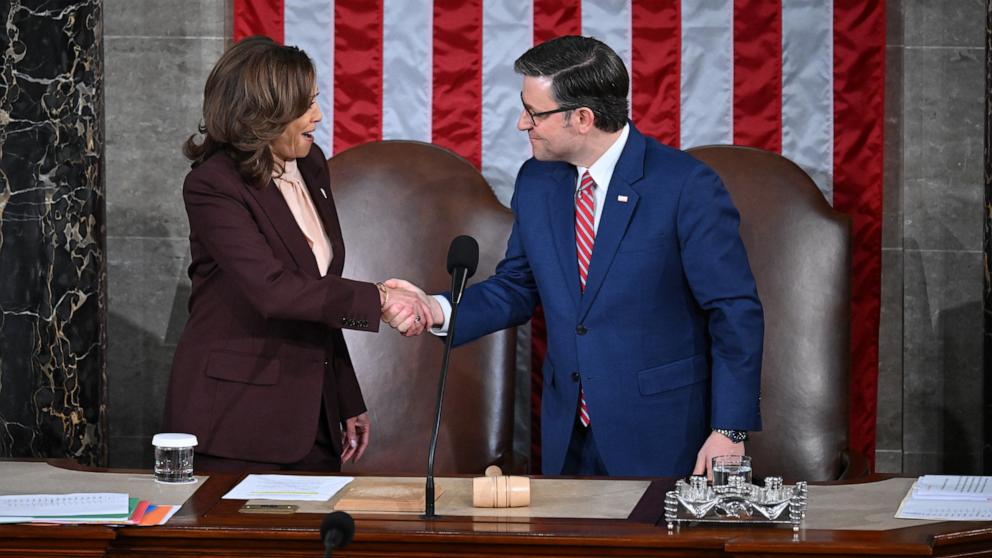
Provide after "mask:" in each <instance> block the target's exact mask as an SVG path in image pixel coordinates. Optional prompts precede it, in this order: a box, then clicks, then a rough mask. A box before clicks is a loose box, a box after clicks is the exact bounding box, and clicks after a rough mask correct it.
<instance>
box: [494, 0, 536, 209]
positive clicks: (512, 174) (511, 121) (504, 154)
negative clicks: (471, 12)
mask: <svg viewBox="0 0 992 558" xmlns="http://www.w3.org/2000/svg"><path fill="white" fill-rule="evenodd" d="M533 15H534V9H533V5H532V3H531V1H530V0H514V1H513V2H503V1H499V0H489V1H485V2H483V3H482V175H483V176H485V177H486V180H487V181H488V182H489V185H490V187H492V189H493V192H495V194H496V197H497V198H499V201H500V202H502V203H503V205H506V206H509V205H510V197H512V196H513V183H514V181H515V179H516V176H517V171H518V170H519V169H520V165H522V164H523V162H524V161H526V160H527V159H528V158H530V156H531V151H530V142H529V141H527V134H525V133H524V132H521V131H519V130H517V117H518V116H519V115H520V109H521V107H520V80H521V78H520V76H518V75H517V74H516V73H514V71H513V61H514V60H516V59H517V57H518V56H520V55H521V54H523V53H524V51H525V50H527V49H528V48H530V45H531V44H532V43H533V42H534V30H533Z"/></svg>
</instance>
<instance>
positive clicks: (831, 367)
mask: <svg viewBox="0 0 992 558" xmlns="http://www.w3.org/2000/svg"><path fill="white" fill-rule="evenodd" d="M689 151H690V153H692V155H693V156H695V157H696V158H698V159H700V160H702V161H703V162H705V163H706V164H708V165H709V166H710V167H712V168H713V169H714V170H715V171H716V172H717V173H718V174H719V175H720V177H721V178H722V179H723V181H724V183H725V184H726V185H727V189H728V190H729V191H730V195H731V197H732V198H733V200H734V204H735V205H736V206H737V209H738V210H739V211H740V214H741V236H742V238H743V240H744V245H745V246H746V247H747V254H748V261H749V262H750V264H751V269H752V271H753V273H754V277H755V280H756V282H757V284H758V295H759V296H760V298H761V302H762V305H763V307H764V312H765V344H764V360H763V364H762V369H761V393H762V399H761V414H762V420H763V426H764V429H763V431H761V432H757V433H754V434H752V440H751V442H749V443H748V453H749V454H751V455H752V459H753V463H754V474H755V476H756V478H757V477H758V476H764V475H780V476H784V477H786V478H787V479H792V480H809V481H818V480H832V479H837V478H841V477H848V476H857V475H860V474H865V473H867V470H866V467H865V465H864V461H863V458H862V459H860V460H858V465H856V466H855V467H853V468H852V462H851V456H850V455H849V453H848V451H847V450H848V397H849V394H848V390H849V370H850V356H849V355H850V301H851V296H850V270H851V240H850V219H849V218H848V217H847V216H846V215H843V214H841V213H839V212H836V211H834V210H833V209H832V208H831V207H830V205H829V204H828V203H827V202H826V200H825V199H824V197H823V195H822V194H821V193H820V191H819V190H818V189H817V187H816V185H815V184H814V183H813V181H812V180H811V179H810V178H809V176H808V175H807V174H806V173H805V172H803V171H802V169H800V168H799V167H798V166H796V165H795V164H793V163H792V162H791V161H789V160H788V159H786V158H784V157H782V156H780V155H778V154H775V153H771V152H768V151H762V150H758V149H752V148H746V147H736V146H706V147H699V148H695V149H691V150H689ZM857 469H860V470H857Z"/></svg>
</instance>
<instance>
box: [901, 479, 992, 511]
mask: <svg viewBox="0 0 992 558" xmlns="http://www.w3.org/2000/svg"><path fill="white" fill-rule="evenodd" d="M990 480H992V477H977V476H957V475H924V476H922V477H920V478H918V479H916V482H914V483H913V487H912V488H910V489H909V492H908V493H907V494H906V497H905V498H903V500H902V503H901V504H899V510H898V511H896V518H898V519H935V520H940V521H987V520H992V482H990Z"/></svg>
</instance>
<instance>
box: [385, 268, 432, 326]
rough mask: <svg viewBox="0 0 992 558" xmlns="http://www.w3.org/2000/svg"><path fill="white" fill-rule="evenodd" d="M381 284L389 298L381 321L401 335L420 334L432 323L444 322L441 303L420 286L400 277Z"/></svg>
mask: <svg viewBox="0 0 992 558" xmlns="http://www.w3.org/2000/svg"><path fill="white" fill-rule="evenodd" d="M383 285H384V286H385V287H386V289H387V290H388V292H389V298H388V301H387V302H386V305H385V306H384V307H383V309H382V321H384V322H386V323H388V324H389V325H390V326H392V327H393V328H395V329H396V330H397V331H399V332H400V333H402V334H403V335H405V336H407V337H411V336H413V335H420V334H421V333H423V332H424V331H425V330H427V329H430V328H431V327H432V326H433V325H434V324H439V323H443V322H444V313H443V312H442V311H441V305H440V304H438V303H437V301H436V300H434V298H433V297H430V296H427V295H426V294H425V293H424V291H423V290H422V289H421V288H420V287H417V286H416V285H414V284H413V283H410V282H409V281H404V280H402V279H390V280H389V281H386V282H384V283H383Z"/></svg>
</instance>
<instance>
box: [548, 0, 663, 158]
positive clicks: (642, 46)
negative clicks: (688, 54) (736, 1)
mask: <svg viewBox="0 0 992 558" xmlns="http://www.w3.org/2000/svg"><path fill="white" fill-rule="evenodd" d="M680 5H681V2H680V1H679V0H658V1H656V2H636V1H635V2H632V3H631V28H632V29H631V35H632V39H631V66H632V68H631V85H632V90H633V92H632V95H631V114H632V116H633V119H634V122H637V129H638V130H640V131H641V132H642V133H644V134H646V135H648V136H652V137H654V138H656V139H658V141H661V142H662V143H667V144H668V145H673V146H675V147H678V145H679V134H680V130H679V120H680V108H681V92H680V87H681V72H682V63H681V62H682V53H681V50H682V37H681V33H682V25H681V21H682V14H681V11H680ZM535 27H536V26H535Z"/></svg>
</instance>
